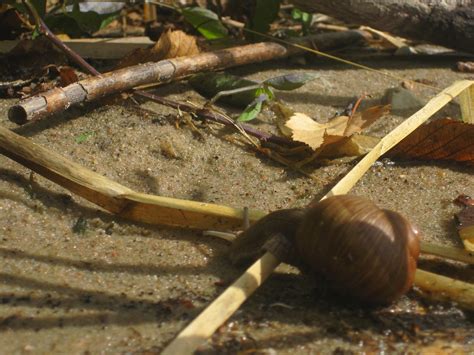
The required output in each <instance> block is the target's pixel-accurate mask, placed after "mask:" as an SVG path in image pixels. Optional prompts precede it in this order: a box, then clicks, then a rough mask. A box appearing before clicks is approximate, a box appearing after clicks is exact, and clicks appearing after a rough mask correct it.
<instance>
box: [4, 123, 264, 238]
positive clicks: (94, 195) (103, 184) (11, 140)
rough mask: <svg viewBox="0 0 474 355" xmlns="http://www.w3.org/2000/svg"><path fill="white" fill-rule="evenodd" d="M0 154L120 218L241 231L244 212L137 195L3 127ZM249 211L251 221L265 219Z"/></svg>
mask: <svg viewBox="0 0 474 355" xmlns="http://www.w3.org/2000/svg"><path fill="white" fill-rule="evenodd" d="M0 153H2V154H4V155H6V156H7V157H9V158H11V159H13V160H15V161H17V162H19V163H20V164H23V165H24V166H26V167H28V168H30V169H31V170H33V171H35V172H37V173H38V174H40V175H43V176H44V177H46V178H48V179H50V180H52V181H54V182H55V183H57V184H59V185H61V186H63V187H65V188H66V189H68V190H70V191H72V192H74V193H75V194H77V195H79V196H81V197H83V198H85V199H87V200H89V201H91V202H93V203H95V204H97V205H99V206H101V207H102V208H104V209H106V210H107V211H109V212H111V213H114V214H117V215H118V216H121V217H124V218H128V219H131V220H134V221H139V222H145V223H152V224H164V225H169V226H178V227H185V228H197V229H228V228H239V227H240V226H241V223H242V218H243V210H242V209H236V208H231V207H227V206H221V205H214V204H208V203H203V202H195V201H186V200H179V199H174V198H169V197H161V196H154V195H147V194H142V193H137V192H135V191H133V190H131V189H129V188H128V187H125V186H123V185H120V184H119V183H116V182H115V181H112V180H110V179H108V178H106V177H104V176H102V175H99V174H97V173H95V172H93V171H91V170H88V169H85V168H83V167H82V166H80V165H78V164H76V163H73V162H71V161H69V160H67V159H65V158H63V157H62V156H60V155H59V154H57V153H55V152H53V151H50V150H48V149H45V148H43V147H41V146H39V145H37V144H34V143H33V142H32V141H31V140H29V139H27V138H23V137H21V136H19V135H17V134H15V133H13V132H11V131H9V130H7V129H5V128H3V127H0ZM264 215H265V213H264V212H261V211H256V210H253V211H249V218H250V220H251V221H256V220H257V219H259V218H261V217H262V216H264Z"/></svg>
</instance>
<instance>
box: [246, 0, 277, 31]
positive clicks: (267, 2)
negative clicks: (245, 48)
mask: <svg viewBox="0 0 474 355" xmlns="http://www.w3.org/2000/svg"><path fill="white" fill-rule="evenodd" d="M278 11H280V0H257V3H256V5H255V12H254V13H253V16H252V18H251V19H250V25H249V26H248V27H249V28H250V29H251V30H253V31H256V32H261V33H267V32H268V30H269V29H270V24H271V23H272V22H273V21H274V20H275V19H276V18H277V16H278ZM248 37H249V38H250V39H258V38H259V36H258V35H255V34H251V33H250V34H248Z"/></svg>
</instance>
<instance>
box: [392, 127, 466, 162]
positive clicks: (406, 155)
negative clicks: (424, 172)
mask: <svg viewBox="0 0 474 355" xmlns="http://www.w3.org/2000/svg"><path fill="white" fill-rule="evenodd" d="M385 156H387V157H390V158H394V159H419V160H449V161H456V162H459V163H464V164H467V165H471V166H472V165H474V125H472V124H468V123H463V122H460V121H455V120H452V119H449V118H445V119H441V120H437V121H433V122H430V123H428V124H425V125H423V126H420V127H418V128H417V129H416V130H415V131H414V132H413V133H411V134H410V135H409V136H408V137H406V138H405V139H403V140H402V141H401V142H400V143H398V144H397V145H396V146H395V147H394V148H393V149H391V150H390V151H388V152H387V154H385Z"/></svg>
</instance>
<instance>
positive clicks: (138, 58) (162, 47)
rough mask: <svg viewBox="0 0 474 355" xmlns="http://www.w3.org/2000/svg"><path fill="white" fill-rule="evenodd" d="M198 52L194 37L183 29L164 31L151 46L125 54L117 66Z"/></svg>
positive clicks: (122, 66) (121, 66)
mask: <svg viewBox="0 0 474 355" xmlns="http://www.w3.org/2000/svg"><path fill="white" fill-rule="evenodd" d="M198 53H200V50H199V47H198V45H197V42H196V37H194V36H191V35H188V34H187V33H185V32H183V31H180V30H178V31H171V30H169V31H166V32H165V33H163V34H162V35H161V37H160V39H159V40H158V41H157V42H156V44H155V45H154V46H153V47H150V48H145V49H143V48H139V49H136V50H134V51H133V52H131V53H130V54H128V55H127V56H125V57H124V58H123V59H122V60H121V61H120V63H119V64H118V66H117V67H118V68H124V67H128V66H131V65H136V64H139V63H146V62H157V61H159V60H162V59H168V58H177V57H184V56H190V55H193V54H198Z"/></svg>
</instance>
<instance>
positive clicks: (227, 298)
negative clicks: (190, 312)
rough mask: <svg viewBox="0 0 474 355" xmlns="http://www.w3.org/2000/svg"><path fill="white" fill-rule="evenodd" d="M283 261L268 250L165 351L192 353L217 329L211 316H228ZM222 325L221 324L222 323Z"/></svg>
mask: <svg viewBox="0 0 474 355" xmlns="http://www.w3.org/2000/svg"><path fill="white" fill-rule="evenodd" d="M279 264H280V261H279V260H278V259H277V258H276V257H275V256H273V254H271V253H265V255H263V256H262V257H261V258H260V259H258V260H257V261H256V262H255V263H254V264H253V265H252V266H250V267H249V268H248V269H247V271H246V272H245V274H243V275H242V276H241V277H239V278H238V279H237V281H235V282H234V283H233V284H232V285H231V286H229V287H228V288H227V289H226V290H225V291H224V292H223V293H222V294H221V295H220V296H219V297H218V298H217V299H215V300H214V301H213V302H212V303H211V304H210V305H209V306H208V307H207V308H206V309H205V310H204V311H203V312H202V313H201V314H200V315H199V317H197V318H196V319H194V321H193V322H192V323H191V324H190V325H189V326H188V327H186V329H184V330H183V331H182V332H181V333H180V334H179V336H178V338H177V339H176V340H177V341H176V340H175V341H174V342H172V343H171V344H170V345H169V346H168V347H167V348H166V349H165V350H164V351H163V352H162V353H161V354H162V355H175V354H192V353H193V352H194V350H196V348H197V347H198V346H199V345H200V344H202V342H203V341H204V340H205V339H207V338H209V337H210V336H211V335H212V334H213V333H214V331H215V329H212V328H211V327H209V324H208V321H209V320H210V319H224V321H225V320H226V319H228V318H229V317H230V316H231V315H232V314H233V313H234V312H235V310H236V309H238V308H239V307H240V305H241V304H242V303H244V302H245V300H246V299H247V298H249V297H250V296H251V295H252V293H253V292H254V291H255V290H256V289H257V287H258V286H259V285H261V284H262V282H263V281H264V280H265V279H266V278H267V277H268V276H269V275H270V274H271V273H272V272H273V270H274V269H275V268H276V267H277V266H278V265H279ZM219 325H220V324H219Z"/></svg>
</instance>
